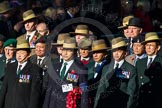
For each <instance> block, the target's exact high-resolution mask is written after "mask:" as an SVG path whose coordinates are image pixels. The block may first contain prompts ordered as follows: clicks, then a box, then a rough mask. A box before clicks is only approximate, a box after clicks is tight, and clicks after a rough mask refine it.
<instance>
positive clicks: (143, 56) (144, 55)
mask: <svg viewBox="0 0 162 108" xmlns="http://www.w3.org/2000/svg"><path fill="white" fill-rule="evenodd" d="M145 57H147V55H146V54H145V53H144V54H142V55H141V56H138V55H136V59H137V58H139V59H142V58H145Z"/></svg>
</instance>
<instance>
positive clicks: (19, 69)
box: [16, 65, 22, 75]
mask: <svg viewBox="0 0 162 108" xmlns="http://www.w3.org/2000/svg"><path fill="white" fill-rule="evenodd" d="M21 67H22V65H18V70H17V72H16V73H17V75H18V74H19V73H20V71H21Z"/></svg>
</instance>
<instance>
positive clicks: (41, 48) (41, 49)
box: [35, 43, 46, 57]
mask: <svg viewBox="0 0 162 108" xmlns="http://www.w3.org/2000/svg"><path fill="white" fill-rule="evenodd" d="M45 53H46V44H44V43H37V44H36V45H35V54H36V55H37V56H39V57H43V56H45Z"/></svg>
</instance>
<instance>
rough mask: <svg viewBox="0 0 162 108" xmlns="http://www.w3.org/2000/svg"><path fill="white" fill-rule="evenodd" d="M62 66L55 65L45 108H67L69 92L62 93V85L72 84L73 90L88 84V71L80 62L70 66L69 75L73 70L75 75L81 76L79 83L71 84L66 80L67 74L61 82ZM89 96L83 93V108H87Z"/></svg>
mask: <svg viewBox="0 0 162 108" xmlns="http://www.w3.org/2000/svg"><path fill="white" fill-rule="evenodd" d="M61 66H62V64H61V63H57V64H53V67H54V70H53V72H52V73H49V74H50V77H49V83H48V89H47V92H46V96H45V101H44V107H43V108H66V96H67V94H68V93H67V92H66V93H63V92H62V87H61V86H62V85H63V84H70V83H72V85H73V88H74V87H76V86H79V85H80V84H83V83H85V84H86V83H87V69H86V68H85V67H83V66H82V65H80V64H79V63H78V62H76V61H74V62H73V63H72V65H71V66H70V68H69V70H68V72H67V74H68V73H70V72H71V71H72V70H74V71H75V74H76V75H78V76H79V80H78V82H70V81H68V80H66V77H67V74H66V75H65V77H64V79H63V80H61V78H60V69H61ZM86 99H87V94H86V93H85V92H83V94H82V96H81V108H87V103H86Z"/></svg>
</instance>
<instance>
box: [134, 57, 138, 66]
mask: <svg viewBox="0 0 162 108" xmlns="http://www.w3.org/2000/svg"><path fill="white" fill-rule="evenodd" d="M138 60H139V58H136V59H135V60H134V66H136V63H137V61H138Z"/></svg>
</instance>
